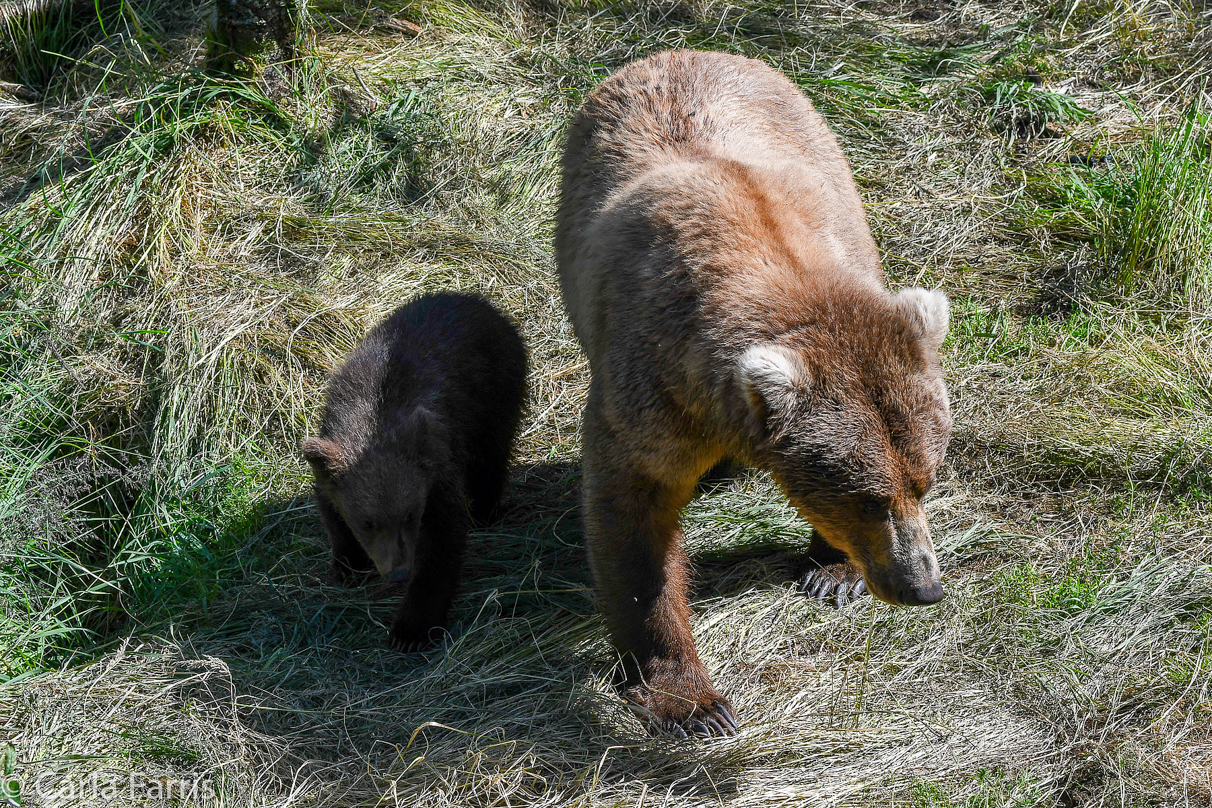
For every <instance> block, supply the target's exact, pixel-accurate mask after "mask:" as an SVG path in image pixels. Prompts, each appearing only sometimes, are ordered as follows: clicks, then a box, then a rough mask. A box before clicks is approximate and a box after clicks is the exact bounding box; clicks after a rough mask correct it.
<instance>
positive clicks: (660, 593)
mask: <svg viewBox="0 0 1212 808" xmlns="http://www.w3.org/2000/svg"><path fill="white" fill-rule="evenodd" d="M584 434H585V455H584V508H583V511H584V520H585V533H586V539H587V542H588V547H589V556H590V560H591V562H592V566H593V573H594V581H595V584H596V586H597V591H598V597H599V600H600V606H601V609H602V612H603V614H604V616H605V618H606V624H607V627H608V629H609V631H610V638H611V641H612V642H613V643H614V645H615V647H616V648H617V649H618V650H619V652H620V654H621V655H622V661H623V670H622V681H620V682H619V683H618V684H619V685H620V686H621V689H622V691H623V695H624V697H625V698H626V699H627V700H628V701H629V702H631V705H632V707H633V709H634V711H635V712H636V713H637V714H639V715H640V716H641V717H642V718H644V719H646V720H648V721H649V722H650V723H651V724H653V725H655V726H656V727H657V728H659V729H662V730H664V731H666V732H670V733H672V734H674V735H676V736H678V737H685V736H686V733H687V732H690V733H693V734H696V735H733V734H735V733H736V730H737V722H736V717H735V715H734V712H733V709H732V705H730V704H729V703H728V700H727V699H725V698H724V697H723V696H722V695H721V694H720V693H719V691H717V690H716V689H715V687H714V686H713V685H712V683H711V677H710V675H709V674H708V673H707V669H706V667H704V665H703V663H702V662H701V661H700V660H699V657H698V653H697V651H696V650H695V645H694V637H693V635H692V634H691V633H690V606H689V604H688V602H687V578H688V570H687V562H686V556H685V554H684V552H683V550H682V546H681V543H682V533H681V530H680V528H679V527H678V513H679V511H680V510H681V509H682V506H684V505H685V504H686V503H687V502H688V501H689V500H690V497H691V495H692V493H693V491H694V485H695V482H696V480H697V475H691V476H689V477H687V479H686V480H684V481H682V482H679V483H675V484H670V483H668V482H666V481H662V480H658V479H654V478H653V477H651V476H650V475H646V474H645V473H643V472H642V471H641V470H639V469H638V468H637V467H636V465H635V464H632V463H629V462H628V459H627V457H626V456H625V455H626V453H625V452H623V451H620V446H621V445H622V442H621V441H620V440H618V436H617V435H615V434H613V433H612V432H611V430H610V429H609V427H608V426H606V424H605V423H604V421H603V420H602V419H601V418H600V417H597V411H596V408H595V407H594V406H593V405H592V403H591V405H590V407H589V408H587V409H586V413H585V428H584Z"/></svg>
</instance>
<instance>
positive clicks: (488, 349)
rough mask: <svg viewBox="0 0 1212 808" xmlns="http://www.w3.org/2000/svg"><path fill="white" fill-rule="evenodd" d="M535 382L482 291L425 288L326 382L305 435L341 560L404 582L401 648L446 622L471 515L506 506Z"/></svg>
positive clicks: (521, 350) (396, 642) (516, 338)
mask: <svg viewBox="0 0 1212 808" xmlns="http://www.w3.org/2000/svg"><path fill="white" fill-rule="evenodd" d="M525 392H526V349H525V345H524V344H523V342H522V338H521V336H520V335H519V334H518V331H517V329H516V328H515V327H514V326H513V325H512V324H511V323H510V322H509V321H508V320H507V319H506V318H505V317H504V316H503V315H502V314H501V313H500V312H498V311H497V310H496V309H495V308H494V307H493V306H492V304H491V303H489V302H488V301H487V300H485V299H484V298H482V297H479V296H476V295H471V294H463V293H456V292H442V293H438V294H431V295H425V296H423V297H420V298H418V299H416V300H413V301H412V302H410V303H406V304H404V305H403V306H401V307H400V308H398V309H396V310H395V311H394V312H393V313H392V314H391V315H390V316H389V317H388V318H387V319H386V320H385V321H383V322H382V323H380V324H379V325H378V326H376V327H375V328H374V329H373V330H371V332H370V333H369V334H367V335H366V337H365V338H364V339H363V340H362V342H361V343H360V344H359V345H358V347H357V348H356V349H354V351H353V353H351V354H350V355H349V356H348V357H347V358H346V360H345V362H344V364H342V365H341V367H339V368H338V369H337V370H336V371H334V372H333V374H332V376H331V378H330V379H329V385H328V399H327V402H326V405H325V408H324V415H323V418H322V420H321V424H320V434H319V436H318V437H312V438H308V439H307V440H305V441H304V442H303V455H304V457H306V458H307V461H308V462H309V463H310V464H311V467H312V471H313V472H314V474H315V492H316V502H317V504H318V507H319V510H320V517H321V519H322V521H323V522H324V527H325V528H326V530H327V531H328V536H329V539H330V541H331V542H332V551H333V568H334V571H335V572H336V574H337V575H338V576H340V577H345V578H348V577H349V576H351V575H355V574H358V573H366V572H369V571H370V570H371V569H373V568H377V569H378V571H379V573H380V574H382V575H383V576H384V577H385V578H388V579H389V580H393V581H400V582H403V583H405V585H406V590H405V595H404V600H403V601H402V602H401V603H400V607H399V609H398V610H397V611H396V615H395V620H394V621H393V622H392V625H391V632H390V635H389V642H390V644H391V645H392V647H394V648H398V649H401V650H404V651H415V650H418V649H420V648H423V647H424V646H425V645H427V644H428V643H429V642H430V641H431V640H432V639H433V635H432V631H433V629H435V628H440V627H441V626H443V625H444V624H445V622H446V613H447V611H448V610H449V608H450V603H451V601H452V600H453V599H454V594H455V590H456V588H457V586H458V581H459V570H460V566H461V564H462V558H463V547H464V545H465V543H466V539H467V531H468V529H469V527H470V526H471V523H472V521H473V520H474V521H479V522H484V521H486V520H487V519H489V518H490V516H491V515H492V513H493V511H494V510H495V509H496V507H497V505H498V503H499V501H500V498H501V491H502V488H503V487H504V485H505V478H506V475H507V473H508V465H509V455H510V451H511V448H512V446H513V439H514V434H515V433H516V431H517V426H518V421H519V418H520V417H521V413H522V404H523V399H524V398H525Z"/></svg>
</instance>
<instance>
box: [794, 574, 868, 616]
mask: <svg viewBox="0 0 1212 808" xmlns="http://www.w3.org/2000/svg"><path fill="white" fill-rule="evenodd" d="M800 591H801V592H804V593H805V594H807V595H808V596H809V597H811V598H813V599H814V600H820V601H829V600H832V601H834V603H836V604H837V607H838V608H839V609H840V608H841V607H843V606H845V605H846V604H848V603H851V602H852V601H855V600H858V599H859V597H861V596H863V595H866V594H867V584H866V583H865V582H864V581H863V574H862V573H861V572H859V571H858V570H857V569H856V568H855V567H854V566H853V565H851V564H826V565H825V566H823V567H813V568H812V569H810V570H809V571H808V573H807V574H806V575H805V576H804V580H803V581H801V582H800Z"/></svg>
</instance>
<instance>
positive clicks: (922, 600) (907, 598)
mask: <svg viewBox="0 0 1212 808" xmlns="http://www.w3.org/2000/svg"><path fill="white" fill-rule="evenodd" d="M897 594H898V595H900V601H901V603H903V604H904V605H906V606H929V605H930V604H931V603H938V602H939V601H940V600H942V599H943V596H944V595H945V594H946V593H945V592H944V591H943V585H942V583H941V582H939V581H935V582H934V583H932V584H930V585H929V586H914V587H906V588H904V589H901V590H900V591H899V592H898V593H897Z"/></svg>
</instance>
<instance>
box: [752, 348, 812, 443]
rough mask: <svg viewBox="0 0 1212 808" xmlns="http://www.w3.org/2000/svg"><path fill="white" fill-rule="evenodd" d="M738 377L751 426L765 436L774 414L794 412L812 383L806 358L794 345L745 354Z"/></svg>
mask: <svg viewBox="0 0 1212 808" xmlns="http://www.w3.org/2000/svg"><path fill="white" fill-rule="evenodd" d="M737 379H738V380H739V381H740V385H741V390H742V391H743V392H744V394H745V400H746V402H747V403H748V404H749V415H750V420H751V421H752V424H751V425H752V426H753V427H754V431H755V433H756V434H757V435H759V436H762V437H765V436H766V435H767V434H768V432H769V427H768V423H769V419H770V417H771V416H776V417H777V416H779V415H782V414H784V413H787V412H790V411H791V410H792V408H794V406H795V404H796V399H797V397H799V396H802V395H803V394H804V393H805V392H806V391H807V390H808V388H809V386H810V384H811V379H810V378H809V376H808V369H807V368H806V367H804V362H803V360H801V359H800V357H799V356H798V355H796V353H795V352H794V351H792V350H791V349H790V348H786V347H784V346H782V345H775V344H772V343H767V344H764V345H754V346H753V347H752V348H750V349H749V350H747V351H745V353H743V354H741V358H740V360H739V361H738V362H737Z"/></svg>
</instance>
